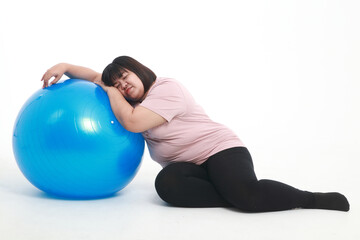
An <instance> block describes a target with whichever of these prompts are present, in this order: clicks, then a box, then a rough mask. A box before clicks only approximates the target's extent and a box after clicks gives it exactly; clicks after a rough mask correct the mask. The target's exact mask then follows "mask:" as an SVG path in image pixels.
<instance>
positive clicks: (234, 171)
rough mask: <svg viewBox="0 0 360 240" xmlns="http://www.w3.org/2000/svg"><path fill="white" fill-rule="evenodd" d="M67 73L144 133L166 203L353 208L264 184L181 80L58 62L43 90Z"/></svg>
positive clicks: (335, 197)
mask: <svg viewBox="0 0 360 240" xmlns="http://www.w3.org/2000/svg"><path fill="white" fill-rule="evenodd" d="M63 74H66V75H67V76H68V77H70V78H80V79H85V80H88V81H91V82H94V83H96V84H99V85H100V86H101V87H102V88H103V89H104V90H105V91H106V92H107V94H108V96H109V99H110V104H111V108H112V110H113V112H114V114H115V116H116V118H117V119H118V121H119V122H120V123H121V124H122V125H123V126H124V128H126V129H127V130H129V131H132V132H141V133H142V134H143V136H144V138H145V140H146V142H147V145H148V148H149V152H150V155H151V157H152V158H153V159H154V160H155V161H157V162H158V163H160V164H161V165H162V166H163V169H162V170H161V171H160V173H159V174H158V176H157V177H156V181H155V187H156V190H157V192H158V194H159V196H160V197H161V198H162V199H163V200H164V201H165V202H167V203H169V204H171V205H174V206H181V207H236V208H238V209H240V210H242V211H247V212H267V211H280V210H288V209H294V208H308V209H329V210H339V211H349V203H348V201H347V199H346V198H345V196H343V195H342V194H340V193H336V192H333V193H312V192H308V191H301V190H299V189H296V188H294V187H291V186H289V185H286V184H283V183H280V182H276V181H272V180H258V179H257V177H256V175H255V172H254V166H253V163H252V158H251V155H250V153H249V151H248V150H247V148H246V147H245V146H244V144H243V143H242V141H241V140H240V139H239V138H238V137H237V136H236V135H235V134H234V133H233V132H232V131H231V130H230V129H228V128H227V127H225V126H223V125H221V124H218V123H215V122H213V121H212V120H211V119H210V118H209V117H208V116H207V115H206V114H205V112H204V111H203V109H202V108H201V107H200V106H199V105H198V104H196V102H195V101H194V99H193V98H192V96H191V95H190V93H189V92H188V91H187V90H186V89H185V88H184V87H183V86H182V85H181V84H180V83H179V82H177V81H176V80H174V79H169V78H161V77H157V76H156V75H155V74H154V73H153V72H152V71H151V70H150V69H149V68H147V67H146V66H144V65H142V64H141V63H139V62H138V61H136V60H135V59H133V58H131V57H127V56H121V57H118V58H116V59H115V60H114V61H113V62H112V63H110V64H109V65H108V66H107V67H106V68H105V69H104V71H103V73H102V74H101V73H97V72H95V71H93V70H91V69H88V68H85V67H80V66H75V65H71V64H66V63H60V64H57V65H55V66H53V67H52V68H50V69H49V70H48V71H47V72H46V73H45V74H44V76H43V77H42V81H43V82H44V83H43V87H47V86H48V85H49V80H50V79H51V78H52V77H54V79H53V80H52V81H51V83H50V85H51V84H55V83H56V82H58V80H59V79H60V78H61V77H62V75H63Z"/></svg>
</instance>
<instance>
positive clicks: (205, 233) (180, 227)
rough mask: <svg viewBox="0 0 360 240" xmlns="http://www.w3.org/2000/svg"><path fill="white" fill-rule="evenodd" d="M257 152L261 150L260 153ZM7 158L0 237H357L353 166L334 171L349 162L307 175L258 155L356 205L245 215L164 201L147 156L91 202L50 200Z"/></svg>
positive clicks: (263, 170)
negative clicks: (113, 191)
mask: <svg viewBox="0 0 360 240" xmlns="http://www.w3.org/2000/svg"><path fill="white" fill-rule="evenodd" d="M254 155H261V153H260V152H259V153H257V152H256V151H255V152H254V153H253V157H254ZM336 155H337V154H334V156H336ZM326 157H328V156H326ZM2 158H3V159H1V161H0V164H1V165H0V239H5V240H13V239H14V240H15V239H16V240H23V239H24V240H25V239H26V240H32V239H34V240H39V239H49V240H50V239H51V240H52V239H61V240H65V239H66V240H67V239H76V240H80V239H84V240H91V239H127V240H128V239H147V240H148V239H261V240H263V239H276V240H279V239H301V240H303V239H326V240H331V239H343V240H345V239H349V240H350V239H360V231H359V230H358V226H359V223H360V209H359V205H358V202H359V201H360V195H359V191H358V190H357V189H356V185H354V184H351V181H353V180H354V179H356V169H347V171H350V172H348V175H346V177H342V178H343V181H338V180H339V179H336V177H334V176H332V175H334V174H340V173H341V172H342V171H343V170H344V169H346V167H344V168H341V167H340V168H338V169H334V168H332V169H329V170H328V171H326V169H321V167H320V165H319V166H317V165H316V164H315V168H314V169H313V170H311V171H307V174H306V176H305V177H304V170H305V169H299V166H303V167H305V166H304V165H301V164H299V165H298V166H297V170H298V171H296V172H291V173H289V174H288V175H287V174H285V172H286V171H281V169H279V168H277V167H271V168H270V167H267V166H266V163H264V162H262V161H261V160H259V161H258V163H257V164H256V165H258V169H259V171H257V172H258V173H260V174H261V175H267V176H268V177H269V178H270V177H271V178H273V176H275V175H278V176H279V177H280V178H281V180H283V181H285V178H286V179H288V180H289V181H288V183H291V184H295V185H299V184H302V186H312V189H314V190H321V189H324V190H326V191H328V190H329V191H330V190H337V191H341V192H343V193H345V194H346V196H347V197H348V199H349V201H350V204H351V210H350V212H347V213H344V212H338V211H325V210H304V209H296V210H291V211H284V212H273V213H258V214H248V213H242V212H239V211H236V210H234V209H224V208H204V209H186V208H175V207H169V206H167V205H165V204H164V203H163V202H162V201H161V200H160V199H159V198H158V196H157V195H156V192H155V189H154V186H153V181H154V178H155V176H156V174H157V171H158V170H160V167H158V166H157V164H156V163H153V162H151V160H150V159H149V158H148V155H146V157H145V159H144V162H143V165H142V168H141V170H140V171H139V173H138V175H137V176H136V178H135V179H134V181H133V182H132V183H131V184H130V185H128V186H127V187H126V188H125V189H123V190H122V191H121V192H120V193H119V194H118V195H116V196H115V197H112V198H108V199H102V200H93V201H67V200H59V199H53V198H49V197H47V196H46V195H45V194H43V193H42V192H40V191H39V190H37V189H36V188H34V187H33V186H32V185H31V184H30V183H29V182H28V181H27V180H26V179H25V178H24V177H23V176H22V174H21V173H20V171H19V170H18V168H17V166H16V163H15V161H14V160H13V159H11V158H12V157H11V156H8V157H2ZM5 158H6V159H5ZM9 160H13V161H9ZM279 161H280V160H279ZM334 161H335V159H334ZM275 162H276V161H275ZM305 162H306V161H305ZM329 162H330V165H331V162H332V161H329ZM255 163H256V161H255ZM277 163H278V162H277ZM279 166H280V164H279ZM274 171H278V174H275V172H274ZM316 171H320V172H321V174H322V177H321V178H316V176H315V175H316ZM287 172H289V171H287ZM258 176H259V174H258ZM342 176H344V175H342ZM357 182H358V181H357ZM330 187H331V188H330Z"/></svg>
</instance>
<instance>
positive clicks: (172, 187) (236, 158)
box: [155, 147, 314, 212]
mask: <svg viewBox="0 0 360 240" xmlns="http://www.w3.org/2000/svg"><path fill="white" fill-rule="evenodd" d="M155 187H156V190H157V192H158V194H159V196H160V197H161V198H162V199H163V200H164V201H165V202H167V203H169V204H171V205H174V206H179V207H236V208H238V209H240V210H242V211H246V212H267V211H280V210H288V209H293V208H309V207H311V205H312V204H313V203H314V196H313V193H311V192H307V191H301V190H299V189H296V188H293V187H291V186H289V185H286V184H283V183H281V182H276V181H272V180H258V179H257V177H256V175H255V172H254V166H253V162H252V159H251V155H250V153H249V151H248V150H247V148H245V147H236V148H230V149H227V150H224V151H221V152H219V153H217V154H215V155H213V156H211V157H210V158H209V159H208V160H207V161H206V162H205V163H203V164H202V165H195V164H192V163H185V162H180V163H173V164H170V165H168V166H166V167H165V168H163V169H162V170H161V171H160V173H159V174H158V176H157V178H156V181H155Z"/></svg>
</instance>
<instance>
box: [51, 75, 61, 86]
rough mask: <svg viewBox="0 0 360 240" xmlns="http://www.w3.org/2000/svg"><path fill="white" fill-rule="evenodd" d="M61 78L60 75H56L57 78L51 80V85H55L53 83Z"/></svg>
mask: <svg viewBox="0 0 360 240" xmlns="http://www.w3.org/2000/svg"><path fill="white" fill-rule="evenodd" d="M60 78H61V76H60V75H56V76H55V79H54V80H52V81H51V83H50V86H51V85H53V84H55V83H57V82H58V81H59V80H60Z"/></svg>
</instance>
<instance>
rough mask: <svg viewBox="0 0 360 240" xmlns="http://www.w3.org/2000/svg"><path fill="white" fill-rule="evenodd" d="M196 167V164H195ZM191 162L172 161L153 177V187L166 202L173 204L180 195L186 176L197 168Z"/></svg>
mask: <svg viewBox="0 0 360 240" xmlns="http://www.w3.org/2000/svg"><path fill="white" fill-rule="evenodd" d="M197 167H198V166H197ZM197 167H196V166H194V164H191V163H184V162H181V163H173V164H170V165H168V166H166V167H165V168H163V169H162V170H161V171H160V172H159V174H158V175H157V177H156V179H155V189H156V192H157V193H158V195H159V197H160V198H161V199H162V200H164V201H165V202H167V203H170V204H175V203H176V201H177V200H178V198H179V197H181V196H179V194H180V195H181V192H182V189H183V188H184V184H185V183H186V179H185V178H186V177H187V176H189V175H191V174H192V173H193V172H194V171H195V170H196V168H197Z"/></svg>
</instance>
